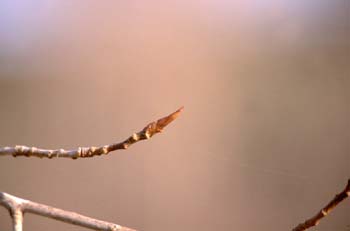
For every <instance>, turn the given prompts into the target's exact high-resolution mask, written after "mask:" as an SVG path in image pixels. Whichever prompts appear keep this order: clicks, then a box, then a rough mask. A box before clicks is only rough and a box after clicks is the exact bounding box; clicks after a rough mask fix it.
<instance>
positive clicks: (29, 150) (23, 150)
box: [0, 107, 183, 159]
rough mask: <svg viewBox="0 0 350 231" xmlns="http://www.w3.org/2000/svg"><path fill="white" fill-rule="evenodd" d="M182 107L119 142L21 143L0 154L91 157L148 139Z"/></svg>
mask: <svg viewBox="0 0 350 231" xmlns="http://www.w3.org/2000/svg"><path fill="white" fill-rule="evenodd" d="M182 110H183V107H181V108H180V109H178V110H177V111H175V112H173V113H171V114H170V115H168V116H166V117H164V118H161V119H159V120H157V121H155V122H152V123H149V124H148V125H147V126H146V127H145V128H144V129H142V130H141V131H140V132H138V133H134V134H133V135H132V136H130V137H129V138H128V139H126V140H125V141H123V142H120V143H114V144H109V145H104V146H101V147H79V148H77V149H73V150H64V149H55V150H50V149H40V148H36V147H27V146H23V145H17V146H15V147H3V148H0V156H5V155H12V156H14V157H16V156H27V157H29V156H36V157H41V158H42V157H48V158H53V157H68V158H72V159H77V158H85V157H93V156H97V155H102V154H108V153H109V152H112V151H115V150H118V149H127V148H128V147H129V146H130V145H132V144H134V143H136V142H138V141H140V140H146V139H150V138H151V137H152V136H153V135H155V134H157V133H159V132H161V131H162V130H163V129H164V127H165V126H167V125H168V124H169V123H171V122H172V121H173V120H175V119H176V118H177V117H178V116H179V114H180V113H181V111H182Z"/></svg>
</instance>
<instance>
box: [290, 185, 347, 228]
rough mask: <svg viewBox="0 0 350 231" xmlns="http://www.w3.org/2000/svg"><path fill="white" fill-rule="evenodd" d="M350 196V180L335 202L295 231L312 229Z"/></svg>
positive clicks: (334, 199)
mask: <svg viewBox="0 0 350 231" xmlns="http://www.w3.org/2000/svg"><path fill="white" fill-rule="evenodd" d="M349 196H350V179H349V180H348V184H347V185H346V187H345V189H344V190H343V191H342V192H341V193H339V194H337V195H336V196H335V197H334V198H333V200H331V201H330V202H329V203H328V204H327V205H326V206H325V207H324V208H323V209H321V210H320V211H319V212H318V213H317V214H316V215H315V216H313V217H311V218H310V219H308V220H306V221H305V222H304V223H301V224H299V225H298V226H297V227H295V228H294V229H293V231H304V230H307V229H308V228H310V227H313V226H316V225H318V223H319V222H320V220H321V219H322V218H323V217H325V216H327V215H328V214H329V213H330V212H331V211H332V210H333V209H334V208H335V207H336V206H337V205H338V204H339V203H340V202H342V201H343V200H345V199H346V198H347V197H349Z"/></svg>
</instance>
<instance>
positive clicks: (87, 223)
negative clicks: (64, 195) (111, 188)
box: [0, 192, 135, 231]
mask: <svg viewBox="0 0 350 231" xmlns="http://www.w3.org/2000/svg"><path fill="white" fill-rule="evenodd" d="M0 205H2V206H4V207H6V208H7V209H8V210H9V212H10V214H11V217H12V220H13V231H22V226H23V214H24V213H25V212H28V213H34V214H37V215H40V216H44V217H49V218H53V219H56V220H59V221H63V222H66V223H70V224H74V225H78V226H82V227H85V228H89V229H93V230H103V231H135V230H133V229H130V228H127V227H123V226H120V225H117V224H113V223H109V222H106V221H101V220H97V219H94V218H90V217H86V216H83V215H80V214H78V213H74V212H69V211H65V210H62V209H58V208H54V207H50V206H47V205H43V204H39V203H35V202H32V201H29V200H24V199H21V198H18V197H15V196H12V195H10V194H7V193H4V192H0Z"/></svg>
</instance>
